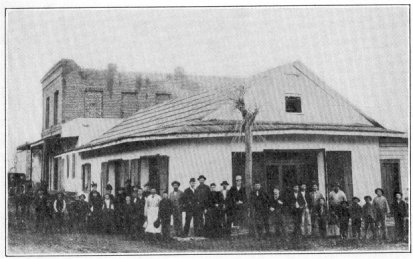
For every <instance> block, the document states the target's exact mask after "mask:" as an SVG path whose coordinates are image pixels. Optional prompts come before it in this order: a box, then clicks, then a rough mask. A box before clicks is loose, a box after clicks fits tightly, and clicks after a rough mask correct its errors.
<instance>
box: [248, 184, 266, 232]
mask: <svg viewBox="0 0 413 259" xmlns="http://www.w3.org/2000/svg"><path fill="white" fill-rule="evenodd" d="M250 200H251V205H252V208H253V213H252V216H253V220H254V224H255V226H256V228H257V234H258V237H259V238H261V237H262V235H263V231H264V230H265V235H267V236H268V235H269V234H270V226H269V222H268V219H269V218H268V217H269V201H270V200H269V197H268V194H267V193H266V192H265V191H264V190H262V188H261V183H260V182H255V184H254V190H253V191H252V192H251V194H250Z"/></svg>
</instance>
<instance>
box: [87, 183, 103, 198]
mask: <svg viewBox="0 0 413 259" xmlns="http://www.w3.org/2000/svg"><path fill="white" fill-rule="evenodd" d="M97 188H98V185H97V184H96V183H93V182H92V190H91V191H90V192H89V199H88V201H89V203H91V202H92V199H94V198H93V197H95V196H94V195H93V193H97V195H96V196H97V198H98V199H100V200H102V196H101V195H100V193H99V192H98V191H97Z"/></svg>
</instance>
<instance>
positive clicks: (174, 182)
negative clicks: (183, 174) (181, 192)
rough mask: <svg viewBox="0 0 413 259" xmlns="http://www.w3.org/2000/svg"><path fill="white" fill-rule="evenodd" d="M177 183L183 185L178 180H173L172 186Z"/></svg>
mask: <svg viewBox="0 0 413 259" xmlns="http://www.w3.org/2000/svg"><path fill="white" fill-rule="evenodd" d="M175 184H177V185H178V186H181V183H180V182H178V181H173V182H172V183H171V185H172V186H174V185H175Z"/></svg>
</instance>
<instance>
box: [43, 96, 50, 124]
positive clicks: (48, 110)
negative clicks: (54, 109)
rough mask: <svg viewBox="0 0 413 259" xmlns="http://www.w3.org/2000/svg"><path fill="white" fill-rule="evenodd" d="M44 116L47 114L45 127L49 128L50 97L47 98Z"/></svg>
mask: <svg viewBox="0 0 413 259" xmlns="http://www.w3.org/2000/svg"><path fill="white" fill-rule="evenodd" d="M44 116H45V118H44V119H45V122H44V125H45V128H46V129H47V128H49V119H50V97H47V98H46V114H45V115H44Z"/></svg>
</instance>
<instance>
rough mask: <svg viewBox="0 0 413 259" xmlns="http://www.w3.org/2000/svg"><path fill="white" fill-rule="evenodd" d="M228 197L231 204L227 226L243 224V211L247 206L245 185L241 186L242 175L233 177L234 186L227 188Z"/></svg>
mask: <svg viewBox="0 0 413 259" xmlns="http://www.w3.org/2000/svg"><path fill="white" fill-rule="evenodd" d="M229 199H230V204H231V214H230V215H231V217H230V218H229V220H230V222H228V224H229V226H231V225H232V223H234V226H238V227H240V226H242V225H244V219H245V211H246V208H247V207H246V206H247V193H246V191H245V187H244V186H242V177H241V175H237V176H236V177H235V186H232V187H231V189H230V190H229Z"/></svg>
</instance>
